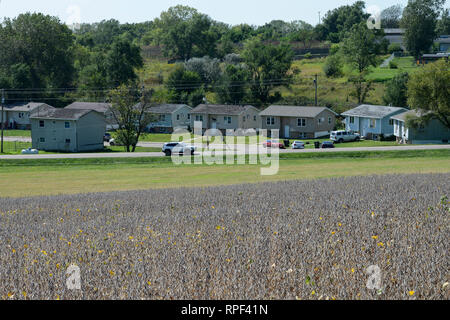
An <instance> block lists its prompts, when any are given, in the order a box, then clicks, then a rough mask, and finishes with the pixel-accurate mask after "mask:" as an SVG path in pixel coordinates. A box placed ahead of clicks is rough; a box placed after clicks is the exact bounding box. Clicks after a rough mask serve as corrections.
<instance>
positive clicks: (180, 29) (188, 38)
mask: <svg viewBox="0 0 450 320" xmlns="http://www.w3.org/2000/svg"><path fill="white" fill-rule="evenodd" d="M154 24H155V31H154V38H155V40H156V42H157V43H159V44H162V45H163V51H164V54H165V55H166V56H168V57H170V58H180V59H184V60H189V59H190V58H192V57H193V56H194V55H196V56H205V55H209V56H212V57H214V56H215V53H216V45H217V41H218V40H219V39H220V37H221V35H220V34H218V33H217V32H214V30H215V29H214V28H213V25H214V23H213V21H212V19H211V18H210V17H208V16H207V15H204V14H201V13H199V12H198V11H197V10H196V9H194V8H190V7H187V6H182V5H178V6H175V7H171V8H169V9H168V10H167V11H165V12H163V13H161V16H160V17H159V18H157V19H155V21H154Z"/></svg>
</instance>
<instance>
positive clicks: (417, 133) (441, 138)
mask: <svg viewBox="0 0 450 320" xmlns="http://www.w3.org/2000/svg"><path fill="white" fill-rule="evenodd" d="M408 116H420V114H419V113H417V112H416V111H414V110H410V111H406V112H403V113H400V114H397V115H395V116H393V117H392V118H391V119H392V120H393V121H394V135H395V136H396V138H397V142H398V143H405V144H406V143H407V144H428V143H434V144H438V143H448V142H449V140H450V129H449V128H447V127H446V126H444V125H443V124H442V122H440V121H439V120H438V119H431V120H430V121H429V122H428V123H427V124H426V125H425V126H422V127H419V128H408V127H407V126H406V119H407V117H408Z"/></svg>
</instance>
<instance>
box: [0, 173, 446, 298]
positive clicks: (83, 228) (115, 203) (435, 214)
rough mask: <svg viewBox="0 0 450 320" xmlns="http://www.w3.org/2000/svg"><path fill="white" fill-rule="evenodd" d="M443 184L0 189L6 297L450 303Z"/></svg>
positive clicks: (424, 178) (431, 180) (433, 179)
mask: <svg viewBox="0 0 450 320" xmlns="http://www.w3.org/2000/svg"><path fill="white" fill-rule="evenodd" d="M449 190H450V174H439V175H437V174H430V175H419V174H418V175H393V176H372V177H351V178H339V179H325V180H314V181H289V182H277V183H265V184H257V185H236V186H224V187H211V188H190V189H187V188H186V189H183V188H181V189H171V190H151V191H133V192H113V193H105V194H86V195H75V196H55V197H39V198H27V199H6V198H3V199H2V198H0V214H1V216H0V299H448V298H449V291H448V290H449V288H448V281H449V277H450V274H449V258H448V252H449V236H448V232H449V219H448V217H449V213H450V212H449V208H448V207H449V206H450V205H449V201H448V196H449ZM70 265H76V266H77V267H79V268H80V276H81V280H80V283H81V290H70V289H68V288H67V286H66V281H67V278H68V277H69V275H66V270H67V268H68V267H69V266H70ZM369 266H377V267H378V268H379V271H380V273H379V276H380V281H379V283H378V285H377V286H376V288H375V289H369V288H368V287H367V283H368V281H369V280H371V279H373V277H374V276H375V275H369V274H368V273H367V272H366V271H367V268H368V267H369ZM377 267H372V268H371V269H372V270H376V268H377ZM75 275H76V274H75ZM72 276H74V274H72ZM71 279H73V278H72V277H71ZM374 283H376V281H375V282H371V281H369V284H372V285H373V284H374ZM369 287H371V286H370V285H369ZM372 287H373V286H372Z"/></svg>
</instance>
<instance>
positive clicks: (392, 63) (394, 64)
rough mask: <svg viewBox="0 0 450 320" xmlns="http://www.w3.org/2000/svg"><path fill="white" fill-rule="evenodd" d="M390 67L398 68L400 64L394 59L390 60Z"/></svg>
mask: <svg viewBox="0 0 450 320" xmlns="http://www.w3.org/2000/svg"><path fill="white" fill-rule="evenodd" d="M389 69H398V65H397V64H396V63H395V62H394V61H390V62H389Z"/></svg>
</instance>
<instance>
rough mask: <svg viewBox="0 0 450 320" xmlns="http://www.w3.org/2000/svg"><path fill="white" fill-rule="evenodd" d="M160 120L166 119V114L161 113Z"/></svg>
mask: <svg viewBox="0 0 450 320" xmlns="http://www.w3.org/2000/svg"><path fill="white" fill-rule="evenodd" d="M159 121H161V122H164V121H166V115H165V114H160V115H159Z"/></svg>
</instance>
